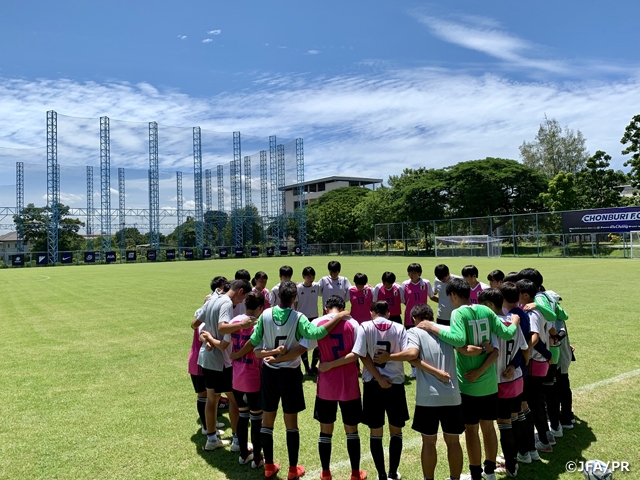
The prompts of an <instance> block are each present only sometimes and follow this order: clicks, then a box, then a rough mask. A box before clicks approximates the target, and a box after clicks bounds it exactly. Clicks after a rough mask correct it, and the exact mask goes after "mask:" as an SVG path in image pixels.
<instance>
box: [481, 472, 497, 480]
mask: <svg viewBox="0 0 640 480" xmlns="http://www.w3.org/2000/svg"><path fill="white" fill-rule="evenodd" d="M482 478H484V479H485V480H496V474H495V473H484V472H482Z"/></svg>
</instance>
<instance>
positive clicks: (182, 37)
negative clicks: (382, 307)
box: [178, 35, 187, 40]
mask: <svg viewBox="0 0 640 480" xmlns="http://www.w3.org/2000/svg"><path fill="white" fill-rule="evenodd" d="M178 38H179V39H180V40H186V39H187V36H186V35H178Z"/></svg>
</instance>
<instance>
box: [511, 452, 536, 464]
mask: <svg viewBox="0 0 640 480" xmlns="http://www.w3.org/2000/svg"><path fill="white" fill-rule="evenodd" d="M536 453H538V452H536ZM516 460H518V461H519V462H520V463H531V455H529V452H527V453H525V454H524V455H520V454H519V453H518V456H517V457H516Z"/></svg>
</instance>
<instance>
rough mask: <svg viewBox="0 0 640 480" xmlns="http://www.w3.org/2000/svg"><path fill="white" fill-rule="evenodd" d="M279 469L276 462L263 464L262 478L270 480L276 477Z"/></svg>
mask: <svg viewBox="0 0 640 480" xmlns="http://www.w3.org/2000/svg"><path fill="white" fill-rule="evenodd" d="M279 471H280V465H278V464H277V463H267V464H265V466H264V479H265V480H271V479H273V478H276V473H278V472H279Z"/></svg>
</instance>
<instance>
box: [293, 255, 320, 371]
mask: <svg viewBox="0 0 640 480" xmlns="http://www.w3.org/2000/svg"><path fill="white" fill-rule="evenodd" d="M302 279H303V282H302V283H299V284H298V296H297V297H296V302H295V306H294V308H295V309H296V310H297V311H298V312H301V313H303V314H304V315H306V317H307V318H308V319H309V321H311V322H312V321H313V320H315V319H316V318H318V298H319V297H320V286H319V285H318V282H315V281H314V280H315V279H316V271H315V270H314V269H313V267H304V268H303V269H302ZM300 358H301V359H302V364H303V365H304V369H305V373H306V375H307V376H312V375H317V374H318V369H317V368H316V365H317V364H318V350H317V348H314V349H313V353H312V358H311V365H309V354H308V353H307V352H304V353H303V354H302V356H301V357H300Z"/></svg>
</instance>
